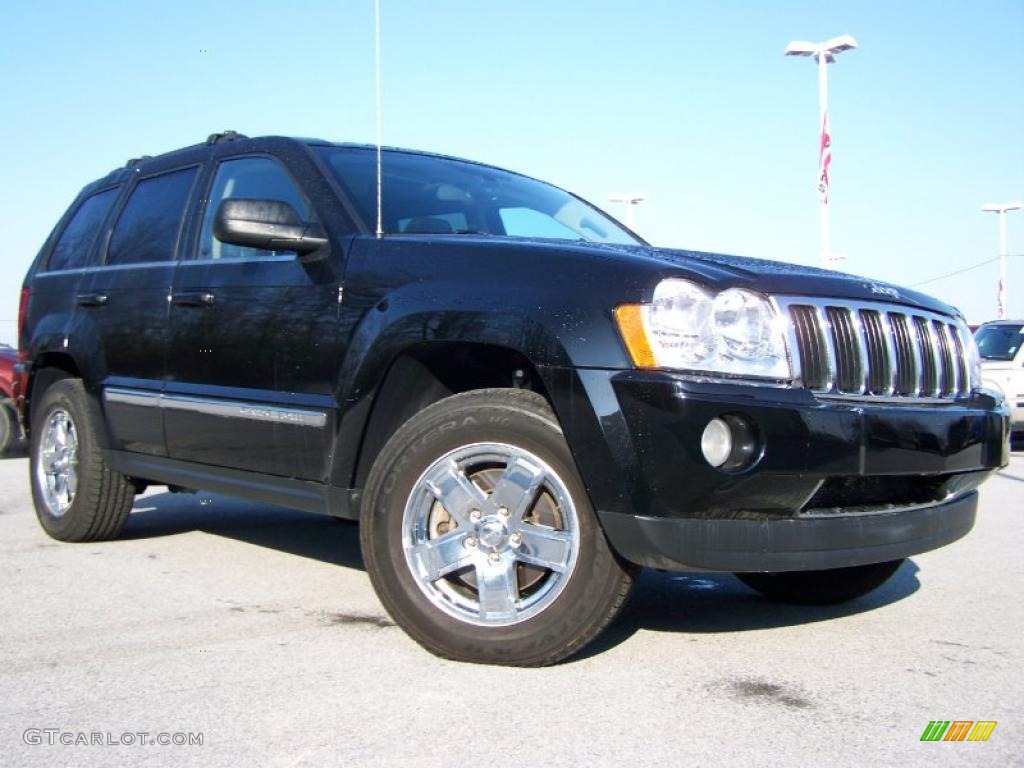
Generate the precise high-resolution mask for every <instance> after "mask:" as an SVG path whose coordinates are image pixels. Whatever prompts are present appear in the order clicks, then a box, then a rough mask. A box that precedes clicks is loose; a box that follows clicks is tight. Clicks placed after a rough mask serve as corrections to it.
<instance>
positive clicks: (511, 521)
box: [360, 390, 634, 666]
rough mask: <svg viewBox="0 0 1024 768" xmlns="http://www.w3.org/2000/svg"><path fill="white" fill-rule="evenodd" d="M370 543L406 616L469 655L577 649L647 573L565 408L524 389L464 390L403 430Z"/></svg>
mask: <svg viewBox="0 0 1024 768" xmlns="http://www.w3.org/2000/svg"><path fill="white" fill-rule="evenodd" d="M360 539H361V544H362V550H363V559H364V561H365V563H366V568H367V571H368V573H369V575H370V579H371V581H372V582H373V586H374V588H375V589H376V591H377V594H378V596H379V597H380V599H381V602H382V603H383V604H384V606H385V608H386V609H387V610H388V612H389V613H390V614H391V615H392V616H393V617H394V619H395V621H396V622H397V623H398V624H399V625H400V626H401V627H402V628H403V629H405V631H406V632H408V633H409V634H410V635H411V636H412V637H413V638H414V639H415V640H416V641H417V642H419V643H420V644H421V645H423V646H424V647H425V648H427V649H428V650H430V651H432V652H433V653H436V654H438V655H440V656H444V657H446V658H451V659H456V660H460V661H471V662H480V663H492V664H514V665H520V666H539V665H544V664H551V663H554V662H557V661H559V660H561V659H563V658H566V657H568V656H570V655H571V654H573V653H575V652H576V651H578V650H579V649H581V648H582V647H583V646H584V645H586V644H587V643H588V642H590V641H591V640H592V639H593V638H594V637H596V636H597V635H598V633H600V631H601V630H602V629H603V628H604V627H605V626H606V625H607V624H608V623H609V622H610V621H611V620H612V618H614V616H615V615H616V614H617V613H618V611H619V610H620V608H621V607H622V605H623V604H624V602H625V600H626V597H627V595H628V593H629V590H630V587H631V585H632V582H633V575H634V570H633V569H632V567H631V566H629V565H627V564H625V563H622V562H621V561H620V560H619V559H618V558H617V557H616V556H615V554H614V553H613V552H612V551H611V549H610V548H609V546H608V543H607V541H606V540H605V538H604V533H603V532H602V530H601V528H600V526H599V525H598V523H597V520H596V517H595V515H594V512H593V510H592V508H591V506H590V502H589V499H588V497H587V493H586V490H585V489H584V487H583V484H582V482H581V481H580V478H579V476H578V474H577V472H576V468H575V466H574V464H573V460H572V456H571V454H570V453H569V448H568V446H567V445H566V443H565V439H564V437H563V436H562V432H561V429H560V428H559V426H558V422H557V421H556V419H555V417H554V414H553V413H552V412H551V410H550V408H549V407H548V405H547V403H546V402H545V401H544V399H543V398H541V397H540V396H539V395H536V394H535V393H532V392H528V391H524V390H481V391H476V392H468V393H465V394H460V395H455V396H453V397H449V398H447V399H445V400H442V401H441V402H439V403H435V404H434V405H432V406H430V407H428V408H426V409H424V410H423V411H421V412H420V413H419V414H417V415H416V416H414V417H413V418H412V419H411V420H410V421H408V422H407V423H406V424H405V425H404V426H402V427H401V428H400V429H399V430H398V431H397V432H396V433H395V435H394V436H393V437H392V438H391V439H390V440H389V441H388V443H387V445H386V446H385V447H384V450H383V451H382V452H381V454H380V456H379V457H378V459H377V461H376V462H375V463H374V466H373V470H372V471H371V473H370V477H369V479H368V481H367V489H366V496H365V499H364V502H363V510H362V521H361V527H360Z"/></svg>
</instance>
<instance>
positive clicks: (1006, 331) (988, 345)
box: [974, 325, 1024, 360]
mask: <svg viewBox="0 0 1024 768" xmlns="http://www.w3.org/2000/svg"><path fill="white" fill-rule="evenodd" d="M974 340H975V341H976V342H978V352H979V353H980V354H981V356H982V358H983V359H985V360H1013V358H1014V355H1016V354H1017V350H1018V349H1020V345H1021V342H1024V326H1021V325H983V326H982V327H981V328H979V329H978V330H977V331H975V332H974Z"/></svg>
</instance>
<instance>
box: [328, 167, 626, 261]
mask: <svg viewBox="0 0 1024 768" xmlns="http://www.w3.org/2000/svg"><path fill="white" fill-rule="evenodd" d="M318 151H319V152H320V153H321V156H322V157H323V158H324V159H325V160H326V161H327V165H328V166H329V168H330V169H331V171H332V172H333V173H334V176H335V178H337V180H338V181H339V182H340V183H341V185H342V186H343V187H344V188H345V189H346V190H347V191H348V193H349V196H350V197H351V198H352V202H353V203H354V204H355V206H356V208H357V209H358V210H359V213H360V214H361V215H362V217H363V220H364V221H365V222H366V223H367V225H368V226H370V227H371V228H372V227H373V226H374V225H375V223H376V220H377V165H376V162H377V161H376V153H375V152H374V151H372V150H365V149H354V148H344V147H323V148H321V149H318ZM381 165H382V170H383V174H382V175H383V183H382V185H381V197H382V201H383V209H384V210H383V214H384V215H383V222H382V224H383V228H384V231H385V232H404V233H407V234H448V233H452V232H453V233H455V234H462V233H467V234H473V233H481V234H488V235H503V236H507V237H544V238H552V237H553V238H558V239H565V240H587V241H590V242H597V243H628V244H635V243H638V242H640V241H639V240H637V239H636V237H634V236H633V235H631V234H630V233H629V232H627V231H625V230H624V229H622V227H621V226H619V224H617V223H616V222H615V221H614V220H613V219H611V218H609V217H608V216H606V215H605V214H603V213H602V212H601V211H599V210H597V209H596V208H594V207H592V206H591V205H589V204H587V203H585V202H583V201H582V200H580V199H579V198H577V197H573V196H572V195H570V194H569V193H568V192H566V191H564V190H561V189H558V187H553V186H551V185H549V184H545V183H544V182H542V181H537V180H536V179H530V178H527V177H526V176H520V175H519V174H516V173H510V172H508V171H502V170H499V169H497V168H491V167H489V166H486V165H478V164H476V163H470V162H466V161H464V160H455V159H453V158H448V157H437V156H435V155H420V154H415V153H409V152H396V151H389V152H385V153H384V156H383V159H382V163H381ZM462 222H465V226H460V225H461V224H462Z"/></svg>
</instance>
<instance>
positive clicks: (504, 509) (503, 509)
mask: <svg viewBox="0 0 1024 768" xmlns="http://www.w3.org/2000/svg"><path fill="white" fill-rule="evenodd" d="M498 514H499V515H501V516H502V517H508V507H498Z"/></svg>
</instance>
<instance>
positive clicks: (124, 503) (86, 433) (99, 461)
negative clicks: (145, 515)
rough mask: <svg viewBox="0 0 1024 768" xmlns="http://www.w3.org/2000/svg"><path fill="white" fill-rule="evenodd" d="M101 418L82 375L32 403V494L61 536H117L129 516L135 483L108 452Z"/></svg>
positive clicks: (45, 521) (46, 525)
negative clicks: (111, 460)
mask: <svg viewBox="0 0 1024 768" xmlns="http://www.w3.org/2000/svg"><path fill="white" fill-rule="evenodd" d="M101 419H102V416H101V415H100V412H99V408H98V407H97V405H96V404H95V402H94V401H93V400H92V399H91V398H90V397H89V395H88V393H86V391H85V387H83V386H82V382H80V381H78V380H77V379H62V380H61V381H58V382H56V383H55V384H53V385H52V386H50V387H49V388H48V389H47V390H46V391H45V392H44V393H43V396H42V398H41V399H40V401H39V403H38V404H36V405H35V406H34V407H33V409H32V437H31V445H30V465H29V470H30V473H31V480H32V500H33V502H34V503H35V508H36V516H37V517H38V518H39V523H40V524H41V525H42V526H43V530H45V531H46V532H47V533H48V534H49V535H50V536H52V537H53V538H55V539H59V540H61V541H97V540H101V539H112V538H114V537H116V536H117V535H118V534H119V533H120V532H121V528H122V527H123V526H124V523H125V520H127V519H128V513H129V511H130V510H131V508H132V498H133V496H134V495H135V489H134V487H133V486H132V484H131V483H130V482H129V481H128V480H127V478H125V477H124V475H121V474H120V473H118V472H115V471H114V470H112V469H111V468H110V467H109V466H107V463H106V461H105V460H104V458H103V451H102V448H101V447H100V444H99V441H98V439H97V436H98V435H99V430H100V429H101V428H102V421H101Z"/></svg>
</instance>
